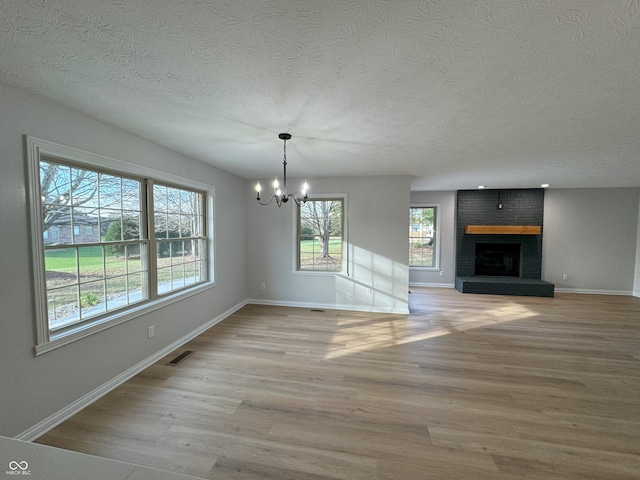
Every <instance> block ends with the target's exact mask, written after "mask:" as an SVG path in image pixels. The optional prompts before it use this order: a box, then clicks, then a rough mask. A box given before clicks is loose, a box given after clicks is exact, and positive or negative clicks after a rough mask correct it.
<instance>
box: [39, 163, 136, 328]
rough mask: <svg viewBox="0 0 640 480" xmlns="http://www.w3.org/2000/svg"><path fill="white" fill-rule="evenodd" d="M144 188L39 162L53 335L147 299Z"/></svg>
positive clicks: (128, 181) (108, 176) (104, 175)
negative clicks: (142, 222) (143, 227)
mask: <svg viewBox="0 0 640 480" xmlns="http://www.w3.org/2000/svg"><path fill="white" fill-rule="evenodd" d="M143 187H144V184H143V182H142V181H141V180H138V179H133V178H126V177H121V176H116V175H111V174H107V173H103V172H98V171H95V170H90V169H87V168H84V167H78V166H71V165H68V164H65V163H62V162H60V161H58V160H55V159H48V158H42V159H41V160H40V195H41V197H40V198H41V200H42V232H43V240H44V267H45V278H46V296H47V314H48V323H49V330H50V331H52V332H55V331H57V330H60V329H63V328H65V327H69V326H70V325H75V324H77V323H81V322H84V321H85V320H88V319H91V318H93V317H97V316H100V315H104V314H105V313H107V312H111V311H114V310H118V309H121V308H123V307H126V306H127V305H131V304H134V303H137V302H141V301H143V300H146V299H148V298H149V290H148V288H147V283H148V282H147V278H148V271H149V270H148V269H149V266H148V262H146V261H143V260H142V259H143V258H145V257H146V256H147V253H146V252H147V250H148V243H147V242H146V241H145V239H144V238H143V236H142V234H141V232H142V231H143V230H142V229H141V228H140V225H141V221H142V219H143V205H144V202H143V197H142V193H143ZM50 232H52V233H53V232H55V234H50Z"/></svg>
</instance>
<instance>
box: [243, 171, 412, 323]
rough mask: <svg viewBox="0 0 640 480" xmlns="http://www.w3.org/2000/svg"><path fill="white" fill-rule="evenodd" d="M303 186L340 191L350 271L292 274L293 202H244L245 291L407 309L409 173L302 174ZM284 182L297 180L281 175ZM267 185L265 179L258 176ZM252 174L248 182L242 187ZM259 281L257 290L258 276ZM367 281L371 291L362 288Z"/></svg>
mask: <svg viewBox="0 0 640 480" xmlns="http://www.w3.org/2000/svg"><path fill="white" fill-rule="evenodd" d="M307 180H308V183H309V186H310V194H311V195H313V194H347V212H346V220H347V229H348V232H347V241H348V242H349V247H348V248H349V252H348V254H349V276H347V275H334V274H331V275H326V274H323V275H309V274H302V275H301V274H296V273H295V272H294V270H295V266H294V263H295V259H294V254H295V243H294V238H293V233H294V228H295V227H294V225H295V224H294V207H295V204H292V203H291V202H289V203H287V204H284V205H283V206H282V207H281V208H278V207H277V206H276V205H275V202H274V203H272V204H271V205H269V206H262V205H259V204H258V203H257V202H256V201H255V200H253V201H250V202H249V205H248V207H247V216H246V218H247V232H248V239H247V271H248V275H247V278H248V292H249V296H250V299H252V300H254V301H256V302H262V303H275V304H287V305H304V306H319V307H326V308H341V309H347V308H348V309H354V310H364V311H378V312H396V313H407V312H408V266H407V263H408V255H409V246H408V242H407V239H406V236H407V232H408V231H409V215H408V209H409V197H410V178H409V177H404V176H392V177H349V178H313V179H307ZM288 182H289V185H290V186H292V185H296V186H297V185H298V184H302V181H301V180H297V179H288ZM261 183H262V184H263V185H270V183H269V181H268V180H264V181H262V182H261ZM253 184H254V182H247V183H246V187H245V191H246V194H247V195H251V194H252V192H253ZM261 283H265V284H266V289H265V290H261V289H260V284H261ZM368 289H371V293H372V295H368V294H367V290H368Z"/></svg>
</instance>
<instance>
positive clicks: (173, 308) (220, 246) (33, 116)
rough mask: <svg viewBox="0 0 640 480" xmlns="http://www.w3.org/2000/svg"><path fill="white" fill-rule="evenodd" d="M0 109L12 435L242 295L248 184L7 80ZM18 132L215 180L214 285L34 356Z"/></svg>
mask: <svg viewBox="0 0 640 480" xmlns="http://www.w3.org/2000/svg"><path fill="white" fill-rule="evenodd" d="M0 112H2V115H0V165H1V167H2V169H1V170H0V171H1V175H0V205H2V209H0V211H1V212H2V213H1V215H2V217H1V219H0V222H1V223H0V225H1V227H0V229H1V230H0V246H1V247H0V248H1V250H0V272H2V275H1V276H0V282H1V283H0V332H1V333H0V360H1V362H2V367H1V368H0V405H1V406H2V407H1V408H0V435H4V436H16V435H19V434H20V433H22V432H24V431H25V430H27V429H29V428H31V427H32V426H34V425H35V424H37V423H38V422H40V421H42V420H44V419H45V418H47V417H49V416H51V415H53V414H54V413H56V412H58V411H59V410H61V409H62V408H63V407H66V406H67V405H69V404H71V403H72V402H74V401H76V400H77V399H79V398H81V397H83V396H84V395H86V394H88V393H89V392H91V391H92V390H94V389H95V388H97V387H99V386H101V385H103V384H105V383H106V382H107V381H109V380H111V379H113V378H114V377H116V376H118V375H119V374H121V373H122V372H124V371H126V370H127V369H129V368H131V367H132V366H134V365H136V364H138V363H139V362H141V361H143V360H144V359H145V358H147V357H149V356H151V355H152V354H154V353H155V352H158V351H160V350H161V349H162V348H163V347H165V346H167V345H170V344H171V343H173V342H174V341H175V340H177V339H179V338H182V337H183V336H185V335H186V334H188V333H189V332H191V331H193V330H195V329H197V328H198V327H199V326H201V325H203V324H205V323H206V322H207V321H209V320H211V319H212V318H215V317H216V316H218V315H220V314H222V313H223V312H225V311H226V310H228V309H230V308H232V307H234V306H235V305H237V304H238V303H240V302H242V301H244V299H246V297H247V294H246V290H245V283H246V282H245V272H246V269H245V258H244V253H245V247H244V238H245V230H244V226H245V223H244V220H243V218H244V212H245V201H246V197H247V193H246V191H245V189H244V181H243V180H241V179H240V178H238V177H235V176H233V175H230V174H228V173H225V172H223V171H221V170H218V169H215V168H213V167H211V166H208V165H205V164H203V163H200V162H197V161H195V160H191V159H189V158H186V157H184V156H181V155H179V154H177V153H175V152H173V151H170V150H167V149H164V148H161V147H158V146H157V145H154V144H151V143H149V142H147V141H145V140H143V139H141V138H139V137H136V136H133V135H131V134H128V133H126V132H123V131H122V130H119V129H117V128H114V127H112V126H108V125H106V124H103V123H101V122H98V121H96V120H94V119H91V118H88V117H86V116H83V115H80V114H78V113H76V112H73V111H71V110H69V109H66V108H64V107H62V106H60V105H57V104H54V103H51V102H49V101H46V100H44V99H42V98H40V97H37V96H34V95H30V94H27V93H25V92H23V91H21V90H18V89H16V88H13V87H9V86H7V85H4V84H0ZM25 134H28V135H32V136H35V137H39V138H42V139H46V140H50V141H53V142H57V143H60V144H64V145H67V146H71V147H75V148H79V149H82V150H86V151H90V152H92V153H96V154H101V155H105V156H108V157H112V158H115V159H118V160H124V161H127V162H131V163H137V164H140V165H143V166H146V167H149V168H153V169H155V170H161V171H164V172H167V173H170V174H174V175H178V176H181V177H185V178H191V179H195V180H199V181H202V182H205V183H209V184H212V185H214V186H215V188H216V206H215V211H216V223H215V232H216V249H217V268H216V272H217V275H216V279H217V283H218V286H216V287H215V288H213V289H210V290H208V291H206V292H204V293H201V294H198V295H196V296H193V297H191V298H189V299H188V300H186V301H185V300H183V301H180V302H177V303H174V304H172V305H170V306H168V307H165V308H163V309H161V310H156V311H154V312H153V313H152V314H149V315H145V316H142V317H139V318H136V319H134V320H131V321H128V322H126V323H123V324H120V325H117V326H114V327H112V328H109V329H107V330H104V331H102V332H99V333H97V334H94V335H92V336H90V337H87V338H85V339H82V340H79V341H77V342H74V343H72V344H70V345H66V346H64V347H61V348H58V349H56V350H54V351H51V352H48V353H45V354H43V355H40V356H38V357H36V356H35V355H34V344H35V340H36V334H35V320H34V307H33V303H34V299H33V297H32V291H33V289H32V283H31V282H32V278H31V276H32V275H31V252H30V245H31V242H30V241H29V235H30V232H29V216H28V209H27V201H26V184H27V181H26V178H25V171H26V168H25V152H24V145H23V141H24V137H23V136H24V135H25ZM151 324H153V325H155V326H156V335H155V337H154V338H152V339H147V338H146V337H147V335H146V331H147V326H148V325H151Z"/></svg>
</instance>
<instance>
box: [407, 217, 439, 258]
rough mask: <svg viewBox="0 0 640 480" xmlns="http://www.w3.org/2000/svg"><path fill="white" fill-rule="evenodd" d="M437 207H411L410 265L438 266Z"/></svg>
mask: <svg viewBox="0 0 640 480" xmlns="http://www.w3.org/2000/svg"><path fill="white" fill-rule="evenodd" d="M436 220H437V209H436V207H435V206H429V207H411V208H410V209H409V266H410V267H428V268H437V262H436V260H437V256H436V251H437V231H436Z"/></svg>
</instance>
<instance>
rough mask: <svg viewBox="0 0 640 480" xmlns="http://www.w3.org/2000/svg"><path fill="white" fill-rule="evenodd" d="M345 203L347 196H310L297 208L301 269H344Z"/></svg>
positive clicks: (297, 232) (308, 270) (309, 270)
mask: <svg viewBox="0 0 640 480" xmlns="http://www.w3.org/2000/svg"><path fill="white" fill-rule="evenodd" d="M344 202H345V200H344V198H322V199H310V200H308V201H307V202H306V203H305V204H303V205H301V206H300V207H298V208H297V220H296V226H297V227H296V244H297V248H296V250H297V252H296V253H297V255H296V270H297V271H299V272H333V273H337V272H342V271H343V240H344Z"/></svg>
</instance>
